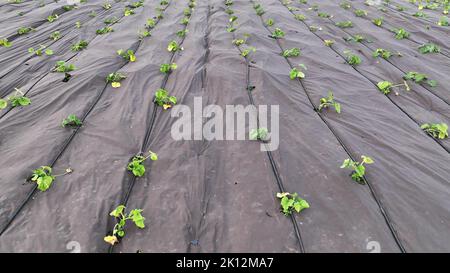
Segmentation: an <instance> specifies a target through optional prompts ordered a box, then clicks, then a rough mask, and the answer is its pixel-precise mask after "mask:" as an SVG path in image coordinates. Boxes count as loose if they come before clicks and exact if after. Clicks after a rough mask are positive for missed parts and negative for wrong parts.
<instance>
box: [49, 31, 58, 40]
mask: <svg viewBox="0 0 450 273" xmlns="http://www.w3.org/2000/svg"><path fill="white" fill-rule="evenodd" d="M50 39H52V40H53V41H57V40H59V39H61V32H59V31H55V32H53V33H52V34H50Z"/></svg>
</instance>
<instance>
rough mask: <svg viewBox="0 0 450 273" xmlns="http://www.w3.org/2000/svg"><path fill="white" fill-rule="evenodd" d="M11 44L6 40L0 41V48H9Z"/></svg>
mask: <svg viewBox="0 0 450 273" xmlns="http://www.w3.org/2000/svg"><path fill="white" fill-rule="evenodd" d="M11 46H12V43H11V42H9V41H8V39H7V38H3V39H0V47H11Z"/></svg>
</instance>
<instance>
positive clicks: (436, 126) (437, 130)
mask: <svg viewBox="0 0 450 273" xmlns="http://www.w3.org/2000/svg"><path fill="white" fill-rule="evenodd" d="M420 128H421V129H422V130H424V131H425V132H427V133H428V134H429V135H430V136H432V137H434V138H438V139H445V138H447V137H448V132H447V130H448V125H447V124H445V123H425V124H422V126H420Z"/></svg>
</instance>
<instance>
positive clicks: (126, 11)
mask: <svg viewBox="0 0 450 273" xmlns="http://www.w3.org/2000/svg"><path fill="white" fill-rule="evenodd" d="M134 13H135V11H134V9H130V8H125V10H124V11H123V15H124V16H131V15H134Z"/></svg>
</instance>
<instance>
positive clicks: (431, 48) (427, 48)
mask: <svg viewBox="0 0 450 273" xmlns="http://www.w3.org/2000/svg"><path fill="white" fill-rule="evenodd" d="M419 52H420V53H422V54H427V53H439V52H441V49H440V48H439V47H438V46H437V45H435V44H433V43H427V44H424V45H421V46H420V47H419Z"/></svg>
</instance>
